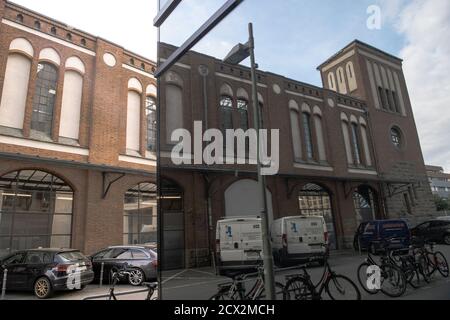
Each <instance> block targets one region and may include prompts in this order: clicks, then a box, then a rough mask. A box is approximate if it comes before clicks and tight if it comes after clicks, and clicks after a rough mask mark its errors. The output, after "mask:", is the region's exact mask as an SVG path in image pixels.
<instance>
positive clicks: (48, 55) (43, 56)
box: [39, 48, 61, 67]
mask: <svg viewBox="0 0 450 320" xmlns="http://www.w3.org/2000/svg"><path fill="white" fill-rule="evenodd" d="M39 60H41V61H47V62H51V63H53V64H55V65H56V66H58V67H59V66H60V65H61V57H60V56H59V54H58V52H56V50H55V49H53V48H45V49H42V50H41V52H40V53H39Z"/></svg>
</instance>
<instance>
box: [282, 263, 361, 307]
mask: <svg viewBox="0 0 450 320" xmlns="http://www.w3.org/2000/svg"><path fill="white" fill-rule="evenodd" d="M314 261H316V260H315V259H311V260H310V262H314ZM302 271H303V273H302V274H298V275H293V276H287V277H286V280H287V282H286V286H285V289H284V299H285V300H322V297H323V293H324V292H326V293H327V295H328V296H329V297H330V299H331V300H361V292H360V291H359V289H358V287H357V286H356V284H355V283H354V282H353V281H352V280H350V279H349V278H347V277H346V276H343V275H339V274H337V273H336V272H334V271H333V270H332V269H331V266H330V264H329V262H328V257H326V258H325V260H324V271H323V274H322V277H321V279H320V281H319V282H318V283H317V284H314V283H313V281H312V280H311V276H310V275H309V273H308V271H307V269H306V266H304V267H303V268H302Z"/></svg>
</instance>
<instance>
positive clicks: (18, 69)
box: [0, 38, 34, 130]
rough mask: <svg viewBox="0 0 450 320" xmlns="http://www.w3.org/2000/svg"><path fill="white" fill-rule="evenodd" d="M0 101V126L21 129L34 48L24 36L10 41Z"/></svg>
mask: <svg viewBox="0 0 450 320" xmlns="http://www.w3.org/2000/svg"><path fill="white" fill-rule="evenodd" d="M9 49H10V51H13V52H11V53H10V54H9V55H8V60H7V63H6V71H5V78H4V83H3V91H2V95H1V97H0V98H1V103H0V126H4V127H9V128H15V129H19V130H22V129H23V122H24V116H25V105H26V101H27V95H28V83H29V80H30V70H31V57H33V54H34V50H33V47H32V45H31V43H30V42H29V41H27V40H25V39H24V38H18V39H15V40H13V41H12V42H11V44H10V48H9Z"/></svg>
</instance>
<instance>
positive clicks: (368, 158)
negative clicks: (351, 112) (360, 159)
mask: <svg viewBox="0 0 450 320" xmlns="http://www.w3.org/2000/svg"><path fill="white" fill-rule="evenodd" d="M359 124H360V126H361V140H362V144H363V148H364V156H365V160H366V165H367V166H368V167H371V166H372V157H371V155H370V148H369V137H368V133H367V122H366V120H365V119H364V118H362V117H361V118H360V119H359Z"/></svg>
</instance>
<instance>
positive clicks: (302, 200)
mask: <svg viewBox="0 0 450 320" xmlns="http://www.w3.org/2000/svg"><path fill="white" fill-rule="evenodd" d="M298 197H299V206H300V213H301V215H303V216H319V217H323V218H324V219H325V222H326V224H327V229H328V234H329V240H330V249H332V250H335V249H337V237H336V228H335V223H334V215H333V210H332V208H331V197H330V194H329V193H328V191H326V190H325V189H324V188H322V187H321V186H319V185H317V184H314V183H308V184H307V185H305V186H304V187H303V188H302V189H301V190H300V192H299V195H298Z"/></svg>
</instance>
